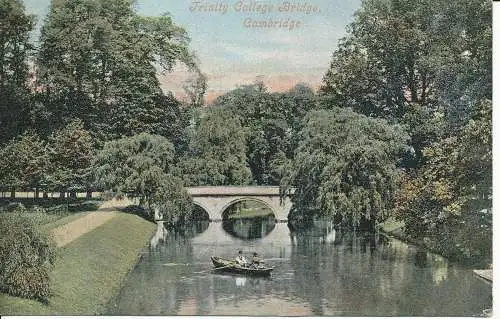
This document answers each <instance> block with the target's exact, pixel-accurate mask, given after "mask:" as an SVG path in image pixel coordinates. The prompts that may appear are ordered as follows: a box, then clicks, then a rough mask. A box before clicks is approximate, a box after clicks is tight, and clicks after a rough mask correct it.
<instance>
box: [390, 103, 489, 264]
mask: <svg viewBox="0 0 500 319" xmlns="http://www.w3.org/2000/svg"><path fill="white" fill-rule="evenodd" d="M491 111H492V106H491V102H489V101H483V102H482V103H480V104H479V105H478V106H477V107H476V108H475V111H474V113H473V115H472V116H471V119H470V120H469V122H468V123H467V125H466V126H465V127H464V128H463V129H462V130H461V132H460V134H459V135H458V136H451V137H448V138H445V139H443V140H440V141H439V142H436V143H433V144H432V145H431V146H429V147H427V148H425V149H424V160H425V164H424V166H423V167H422V169H421V170H419V171H418V174H413V176H412V175H410V174H405V176H404V179H403V183H402V186H401V189H400V190H399V193H398V196H397V200H396V206H395V209H394V211H395V215H396V217H397V218H399V219H401V220H404V221H405V223H406V232H407V234H408V236H410V237H411V238H413V239H417V240H426V241H428V245H429V246H431V247H433V248H436V249H437V250H438V251H439V252H440V253H443V254H445V255H450V256H452V257H455V258H467V259H469V260H474V259H475V260H476V261H482V259H484V258H486V259H489V258H491V252H492V245H491V244H492V243H491V240H492V221H491V218H492V216H491V195H492V140H491ZM445 242H446V243H445ZM438 243H439V244H438ZM434 246H437V247H434ZM490 261H491V260H490Z"/></svg>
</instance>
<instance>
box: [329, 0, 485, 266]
mask: <svg viewBox="0 0 500 319" xmlns="http://www.w3.org/2000/svg"><path fill="white" fill-rule="evenodd" d="M491 8H492V6H491V3H490V2H489V1H484V0H459V1H455V2H454V3H453V5H452V6H451V5H450V3H449V1H446V0H438V1H429V0H422V1H416V2H415V1H407V0H365V1H363V3H362V6H361V8H360V9H359V10H358V11H357V13H356V14H355V19H354V22H353V23H352V24H351V25H349V28H348V35H347V36H346V37H345V38H344V39H342V41H341V43H340V45H339V47H338V49H337V50H336V51H335V52H334V54H333V58H332V61H331V65H330V68H329V70H328V71H327V72H326V74H325V76H324V83H323V87H322V88H321V96H322V100H324V101H328V102H331V105H338V106H341V107H350V108H352V109H353V110H354V111H356V112H359V113H362V114H365V115H368V116H371V117H382V118H386V119H388V120H389V121H390V122H395V123H399V124H401V125H403V126H404V127H405V129H406V130H407V132H408V133H409V135H410V138H411V140H410V145H411V146H412V147H413V150H414V155H413V156H405V157H404V158H403V159H402V162H401V164H402V165H403V166H404V167H405V169H406V170H405V173H404V174H402V175H401V179H400V184H399V185H398V187H397V188H398V195H397V199H396V201H395V207H394V214H395V216H396V217H397V218H398V219H400V220H402V221H404V223H405V235H406V236H407V237H409V238H411V239H415V240H418V241H419V242H423V243H425V245H426V246H428V247H429V248H432V249H435V250H437V251H439V252H440V253H443V254H444V255H447V256H452V257H455V258H460V259H463V258H468V259H470V260H473V259H477V260H479V259H486V260H488V259H490V260H491V241H492V238H491V195H492V188H491V179H492V170H491V160H492V157H491V143H492V139H491V94H492V78H491V52H492V47H491V31H492V27H491Z"/></svg>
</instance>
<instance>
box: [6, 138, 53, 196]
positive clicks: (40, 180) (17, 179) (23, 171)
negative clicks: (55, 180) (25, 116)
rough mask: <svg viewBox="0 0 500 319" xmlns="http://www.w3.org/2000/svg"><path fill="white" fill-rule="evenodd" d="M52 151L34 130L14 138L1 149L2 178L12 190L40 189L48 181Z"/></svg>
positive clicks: (12, 192)
mask: <svg viewBox="0 0 500 319" xmlns="http://www.w3.org/2000/svg"><path fill="white" fill-rule="evenodd" d="M49 167H50V151H49V147H48V146H47V143H46V142H45V141H43V140H42V139H41V138H40V137H39V136H38V135H37V134H36V133H34V132H33V131H30V130H28V131H26V132H25V133H23V134H22V135H20V136H18V137H16V138H14V139H12V140H11V141H10V142H9V143H7V145H6V146H5V147H3V148H2V149H1V150H0V179H1V181H2V183H1V184H2V185H3V186H4V187H8V188H10V190H11V197H14V195H15V193H14V192H15V190H16V189H17V190H26V189H29V188H33V189H36V191H35V193H36V195H37V196H38V191H37V190H38V189H39V188H40V187H41V186H43V184H45V183H46V181H47V172H48V170H49Z"/></svg>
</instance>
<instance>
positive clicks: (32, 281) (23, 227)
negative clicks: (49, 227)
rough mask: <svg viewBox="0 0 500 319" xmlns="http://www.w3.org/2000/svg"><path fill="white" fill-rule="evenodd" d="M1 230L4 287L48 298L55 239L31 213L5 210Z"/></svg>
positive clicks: (0, 272) (0, 262) (0, 261)
mask: <svg viewBox="0 0 500 319" xmlns="http://www.w3.org/2000/svg"><path fill="white" fill-rule="evenodd" d="M0 232H1V233H2V236H1V237H0V290H1V291H3V292H7V293H9V294H11V295H13V296H19V297H23V298H31V299H38V300H40V301H42V302H47V301H48V297H49V296H50V294H51V289H50V278H49V271H50V270H51V268H52V265H53V264H54V262H55V258H56V245H55V243H54V241H53V240H52V239H51V238H50V237H48V236H47V234H46V233H45V232H42V231H40V229H39V228H38V224H36V223H35V221H34V219H33V218H30V217H29V215H27V214H1V216H0Z"/></svg>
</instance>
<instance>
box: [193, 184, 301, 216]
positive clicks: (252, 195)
mask: <svg viewBox="0 0 500 319" xmlns="http://www.w3.org/2000/svg"><path fill="white" fill-rule="evenodd" d="M187 191H188V193H189V195H190V196H191V198H192V199H193V202H194V204H196V205H197V206H199V207H201V208H203V209H204V210H205V211H206V212H207V213H208V214H209V217H210V220H211V221H222V217H223V216H222V214H223V212H224V211H225V210H226V209H227V208H228V207H229V206H231V205H233V204H235V203H237V202H240V201H245V200H252V201H256V202H259V203H261V204H263V205H265V206H266V207H268V208H269V209H270V210H271V212H272V213H273V214H274V216H275V218H276V219H277V220H280V221H286V220H287V217H288V213H289V212H290V208H291V206H292V202H291V200H290V198H289V197H288V196H287V197H286V198H285V199H284V200H283V201H282V200H281V197H280V192H279V187H278V186H202V187H190V188H188V189H187Z"/></svg>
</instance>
